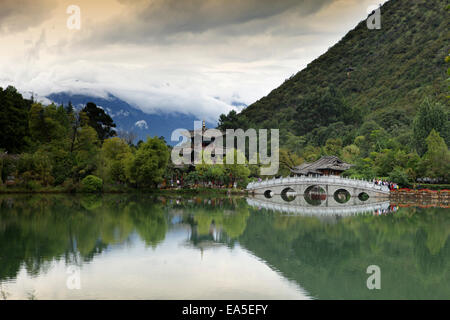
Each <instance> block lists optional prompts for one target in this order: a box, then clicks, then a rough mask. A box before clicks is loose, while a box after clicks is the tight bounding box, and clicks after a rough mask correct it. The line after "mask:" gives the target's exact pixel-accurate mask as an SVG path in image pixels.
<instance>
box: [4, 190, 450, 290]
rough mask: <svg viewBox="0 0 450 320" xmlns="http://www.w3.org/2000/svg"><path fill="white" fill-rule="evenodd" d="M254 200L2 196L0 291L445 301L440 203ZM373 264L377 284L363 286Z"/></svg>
mask: <svg viewBox="0 0 450 320" xmlns="http://www.w3.org/2000/svg"><path fill="white" fill-rule="evenodd" d="M251 203H252V202H251V201H247V200H246V199H245V198H201V197H196V198H167V197H158V198H156V197H151V196H148V195H105V196H94V195H91V196H68V195H45V196H39V195H33V196H29V195H3V196H0V299H449V298H450V281H449V280H450V279H449V261H450V238H449V233H450V216H449V209H448V208H426V209H424V208H416V207H407V208H398V209H397V207H395V209H396V210H395V211H393V212H382V214H380V212H375V213H370V212H369V213H367V212H366V213H364V214H357V215H354V214H351V215H327V216H324V215H314V214H309V215H302V214H287V213H285V212H278V211H276V210H268V209H264V208H262V207H261V206H252V205H251ZM391 208H392V206H391ZM349 210H350V209H349ZM370 265H378V266H379V267H380V269H381V289H380V290H369V289H367V286H366V281H367V278H368V277H369V274H367V273H366V270H367V267H368V266H370ZM71 272H75V273H74V274H73V273H71ZM74 275H75V276H76V275H79V280H80V286H81V288H80V289H78V290H77V289H70V287H72V285H73V283H74V282H71V279H74V278H73V277H74ZM68 282H69V286H68ZM75 283H76V282H75Z"/></svg>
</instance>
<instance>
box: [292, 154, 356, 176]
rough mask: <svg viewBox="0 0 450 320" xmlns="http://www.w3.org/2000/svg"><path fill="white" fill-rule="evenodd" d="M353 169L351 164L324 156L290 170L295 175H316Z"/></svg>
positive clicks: (333, 157) (334, 157)
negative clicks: (323, 171) (327, 171)
mask: <svg viewBox="0 0 450 320" xmlns="http://www.w3.org/2000/svg"><path fill="white" fill-rule="evenodd" d="M351 167H353V165H352V164H350V163H346V162H344V161H342V160H341V159H339V158H338V157H336V156H325V157H322V158H320V159H319V160H317V161H314V162H304V163H302V164H301V165H299V166H296V167H294V168H292V169H291V172H292V173H295V174H303V175H308V174H318V173H321V172H320V171H319V170H327V169H328V170H336V171H345V170H348V169H350V168H351Z"/></svg>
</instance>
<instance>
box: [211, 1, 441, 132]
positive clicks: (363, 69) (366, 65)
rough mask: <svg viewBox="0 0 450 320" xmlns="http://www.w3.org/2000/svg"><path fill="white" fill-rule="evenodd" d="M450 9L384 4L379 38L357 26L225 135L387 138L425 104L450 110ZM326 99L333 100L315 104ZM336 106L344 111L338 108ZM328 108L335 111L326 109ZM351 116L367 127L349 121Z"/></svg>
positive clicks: (226, 122) (226, 121)
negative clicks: (239, 130)
mask: <svg viewBox="0 0 450 320" xmlns="http://www.w3.org/2000/svg"><path fill="white" fill-rule="evenodd" d="M447 5H448V1H446V0H420V1H419V0H413V1H410V0H391V1H389V2H386V3H385V4H384V5H383V6H382V8H381V19H382V20H381V21H382V24H381V30H369V29H368V28H367V26H366V21H365V20H364V21H362V22H360V23H359V24H358V25H357V26H356V27H355V28H354V29H353V30H351V31H350V32H349V33H348V34H347V35H346V36H345V37H344V38H343V39H342V40H341V41H339V42H338V43H337V44H336V45H334V46H333V47H332V48H330V49H329V50H328V51H327V52H326V53H325V54H323V55H322V56H320V57H319V58H317V59H316V60H314V61H313V62H312V63H310V64H309V65H308V66H307V68H305V69H304V70H302V71H300V72H298V73H297V74H296V75H294V76H293V77H291V78H290V79H288V80H286V81H285V82H284V83H283V84H282V85H281V86H280V87H278V88H277V89H275V90H273V91H272V92H271V93H270V94H269V95H268V96H266V97H264V98H262V99H260V100H259V101H257V102H255V103H254V104H252V105H250V106H248V107H247V108H246V109H244V110H243V111H242V112H241V113H240V114H238V115H237V116H235V115H234V114H233V115H228V116H227V117H222V118H221V120H220V122H219V125H220V127H221V128H224V127H227V126H236V124H239V125H241V126H245V127H255V128H261V127H262V128H280V129H282V131H289V132H291V133H293V134H295V135H298V136H302V135H306V134H308V133H310V134H311V132H312V131H313V130H314V129H317V128H319V127H322V128H324V130H325V131H326V128H327V127H328V126H330V125H333V124H334V123H339V125H338V126H341V127H345V126H350V127H349V128H346V130H345V131H349V130H350V131H351V130H352V128H353V129H355V130H356V128H359V127H360V126H361V124H362V122H363V121H365V122H367V121H369V120H374V121H376V122H377V123H378V124H379V125H381V126H382V127H384V128H385V129H386V130H387V131H388V132H394V131H396V130H399V128H408V127H409V126H410V125H411V120H412V118H413V116H414V114H415V111H416V110H417V107H418V105H419V104H420V103H421V102H422V100H423V99H424V97H425V96H432V97H433V98H434V99H436V100H440V101H442V102H444V103H447V102H445V95H446V91H447V87H446V84H445V81H444V80H445V79H446V78H447V75H446V69H447V68H446V67H445V61H444V59H445V57H446V56H447V54H448V52H449V40H450V37H449V21H450V19H448V14H449V12H448V10H446V7H447ZM330 92H331V93H330ZM326 95H329V96H330V99H325V98H324V101H318V99H320V97H324V96H326ZM338 100H339V101H341V102H340V103H342V106H343V107H342V108H341V107H340V106H336V105H335V102H334V101H338ZM327 103H329V104H331V109H330V108H323V107H322V105H324V104H327ZM333 108H334V109H333ZM349 108H350V109H352V110H353V111H355V112H356V113H359V114H360V117H362V119H360V117H358V115H355V116H354V117H353V116H351V117H344V114H348V113H349ZM319 120H320V121H319ZM308 122H309V123H308ZM305 124H306V125H305Z"/></svg>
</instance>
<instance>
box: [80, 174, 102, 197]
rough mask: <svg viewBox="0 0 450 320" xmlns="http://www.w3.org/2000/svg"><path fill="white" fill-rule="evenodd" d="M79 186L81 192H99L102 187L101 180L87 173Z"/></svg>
mask: <svg viewBox="0 0 450 320" xmlns="http://www.w3.org/2000/svg"><path fill="white" fill-rule="evenodd" d="M81 187H82V191H83V192H90V193H94V192H100V191H102V187H103V180H102V179H100V178H99V177H96V176H93V175H89V176H87V177H86V178H84V179H83V180H82V181H81Z"/></svg>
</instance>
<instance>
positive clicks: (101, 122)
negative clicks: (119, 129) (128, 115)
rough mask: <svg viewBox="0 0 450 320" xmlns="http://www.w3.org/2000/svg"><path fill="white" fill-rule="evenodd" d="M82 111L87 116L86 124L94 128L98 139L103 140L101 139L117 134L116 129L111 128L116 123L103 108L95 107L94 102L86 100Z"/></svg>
mask: <svg viewBox="0 0 450 320" xmlns="http://www.w3.org/2000/svg"><path fill="white" fill-rule="evenodd" d="M82 111H83V112H85V113H86V115H87V116H88V118H89V122H88V124H89V126H91V127H92V128H94V129H95V131H96V132H97V134H98V138H99V139H100V141H102V142H103V140H105V139H107V138H110V137H114V136H116V135H117V134H116V131H115V130H113V128H115V127H116V124H115V123H114V121H113V120H112V118H111V117H110V116H109V115H108V114H107V113H106V112H105V110H103V109H102V108H99V107H97V105H96V104H95V103H92V102H88V103H87V104H86V107H84V108H83V110H82Z"/></svg>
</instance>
